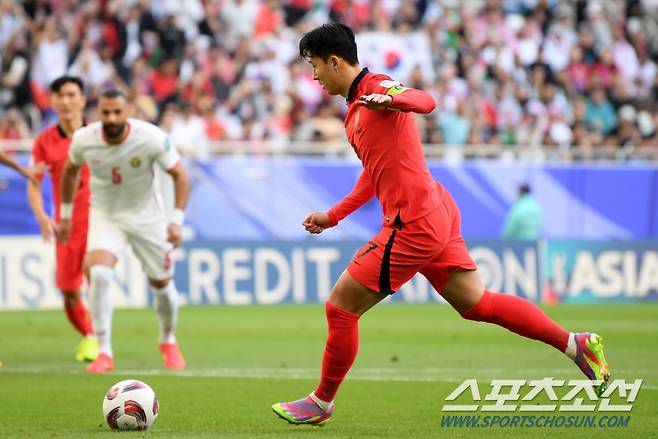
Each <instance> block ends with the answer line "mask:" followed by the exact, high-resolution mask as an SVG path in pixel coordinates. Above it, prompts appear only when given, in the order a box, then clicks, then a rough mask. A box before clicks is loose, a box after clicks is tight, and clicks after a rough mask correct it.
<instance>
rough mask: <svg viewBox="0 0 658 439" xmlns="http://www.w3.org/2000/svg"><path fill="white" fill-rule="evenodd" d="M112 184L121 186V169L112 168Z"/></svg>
mask: <svg viewBox="0 0 658 439" xmlns="http://www.w3.org/2000/svg"><path fill="white" fill-rule="evenodd" d="M112 183H114V184H121V168H120V167H118V166H115V167H113V168H112Z"/></svg>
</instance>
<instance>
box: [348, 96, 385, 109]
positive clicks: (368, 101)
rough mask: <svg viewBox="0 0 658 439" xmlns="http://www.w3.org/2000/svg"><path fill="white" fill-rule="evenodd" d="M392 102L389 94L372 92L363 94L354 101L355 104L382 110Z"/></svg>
mask: <svg viewBox="0 0 658 439" xmlns="http://www.w3.org/2000/svg"><path fill="white" fill-rule="evenodd" d="M392 103H393V98H392V97H390V96H389V95H382V94H377V93H373V94H371V95H363V96H361V97H360V98H359V100H358V101H356V105H360V106H362V107H366V108H368V109H370V110H383V109H385V108H388V107H389V106H390V105H391V104H392Z"/></svg>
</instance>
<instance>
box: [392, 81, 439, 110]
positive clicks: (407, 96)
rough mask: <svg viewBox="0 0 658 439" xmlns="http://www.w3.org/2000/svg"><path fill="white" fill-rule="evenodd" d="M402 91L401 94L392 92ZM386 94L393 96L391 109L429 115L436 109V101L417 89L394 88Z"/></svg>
mask: <svg viewBox="0 0 658 439" xmlns="http://www.w3.org/2000/svg"><path fill="white" fill-rule="evenodd" d="M393 89H401V91H399V92H393V93H391V92H390V91H391V90H393ZM393 89H391V90H389V93H386V94H388V95H390V96H391V98H392V99H393V102H392V103H391V107H392V108H395V109H396V110H400V111H405V112H406V111H413V112H414V113H420V114H428V113H431V112H432V111H434V109H435V108H436V101H435V100H434V98H433V97H432V95H430V94H429V93H426V92H424V91H422V90H418V89H415V88H405V87H401V86H398V87H394V88H393Z"/></svg>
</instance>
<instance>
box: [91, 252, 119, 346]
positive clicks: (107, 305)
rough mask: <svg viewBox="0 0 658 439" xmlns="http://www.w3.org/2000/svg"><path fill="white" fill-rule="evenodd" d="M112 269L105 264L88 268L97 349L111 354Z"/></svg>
mask: <svg viewBox="0 0 658 439" xmlns="http://www.w3.org/2000/svg"><path fill="white" fill-rule="evenodd" d="M113 276H114V270H112V268H111V267H108V266H106V265H94V266H93V267H91V269H90V270H89V277H90V279H89V311H90V314H91V322H92V324H93V326H94V335H95V336H96V338H97V339H98V351H99V352H101V353H104V354H107V355H109V356H110V357H111V356H112V312H113V311H114V309H113V305H112V298H111V297H110V285H111V284H112V278H113Z"/></svg>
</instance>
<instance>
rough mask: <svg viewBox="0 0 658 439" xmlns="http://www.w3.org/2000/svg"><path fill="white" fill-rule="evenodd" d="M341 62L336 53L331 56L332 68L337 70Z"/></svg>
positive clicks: (330, 63)
mask: <svg viewBox="0 0 658 439" xmlns="http://www.w3.org/2000/svg"><path fill="white" fill-rule="evenodd" d="M339 64H340V58H338V57H337V56H336V55H331V56H330V57H329V65H331V68H333V69H334V70H337V69H338V65H339Z"/></svg>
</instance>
